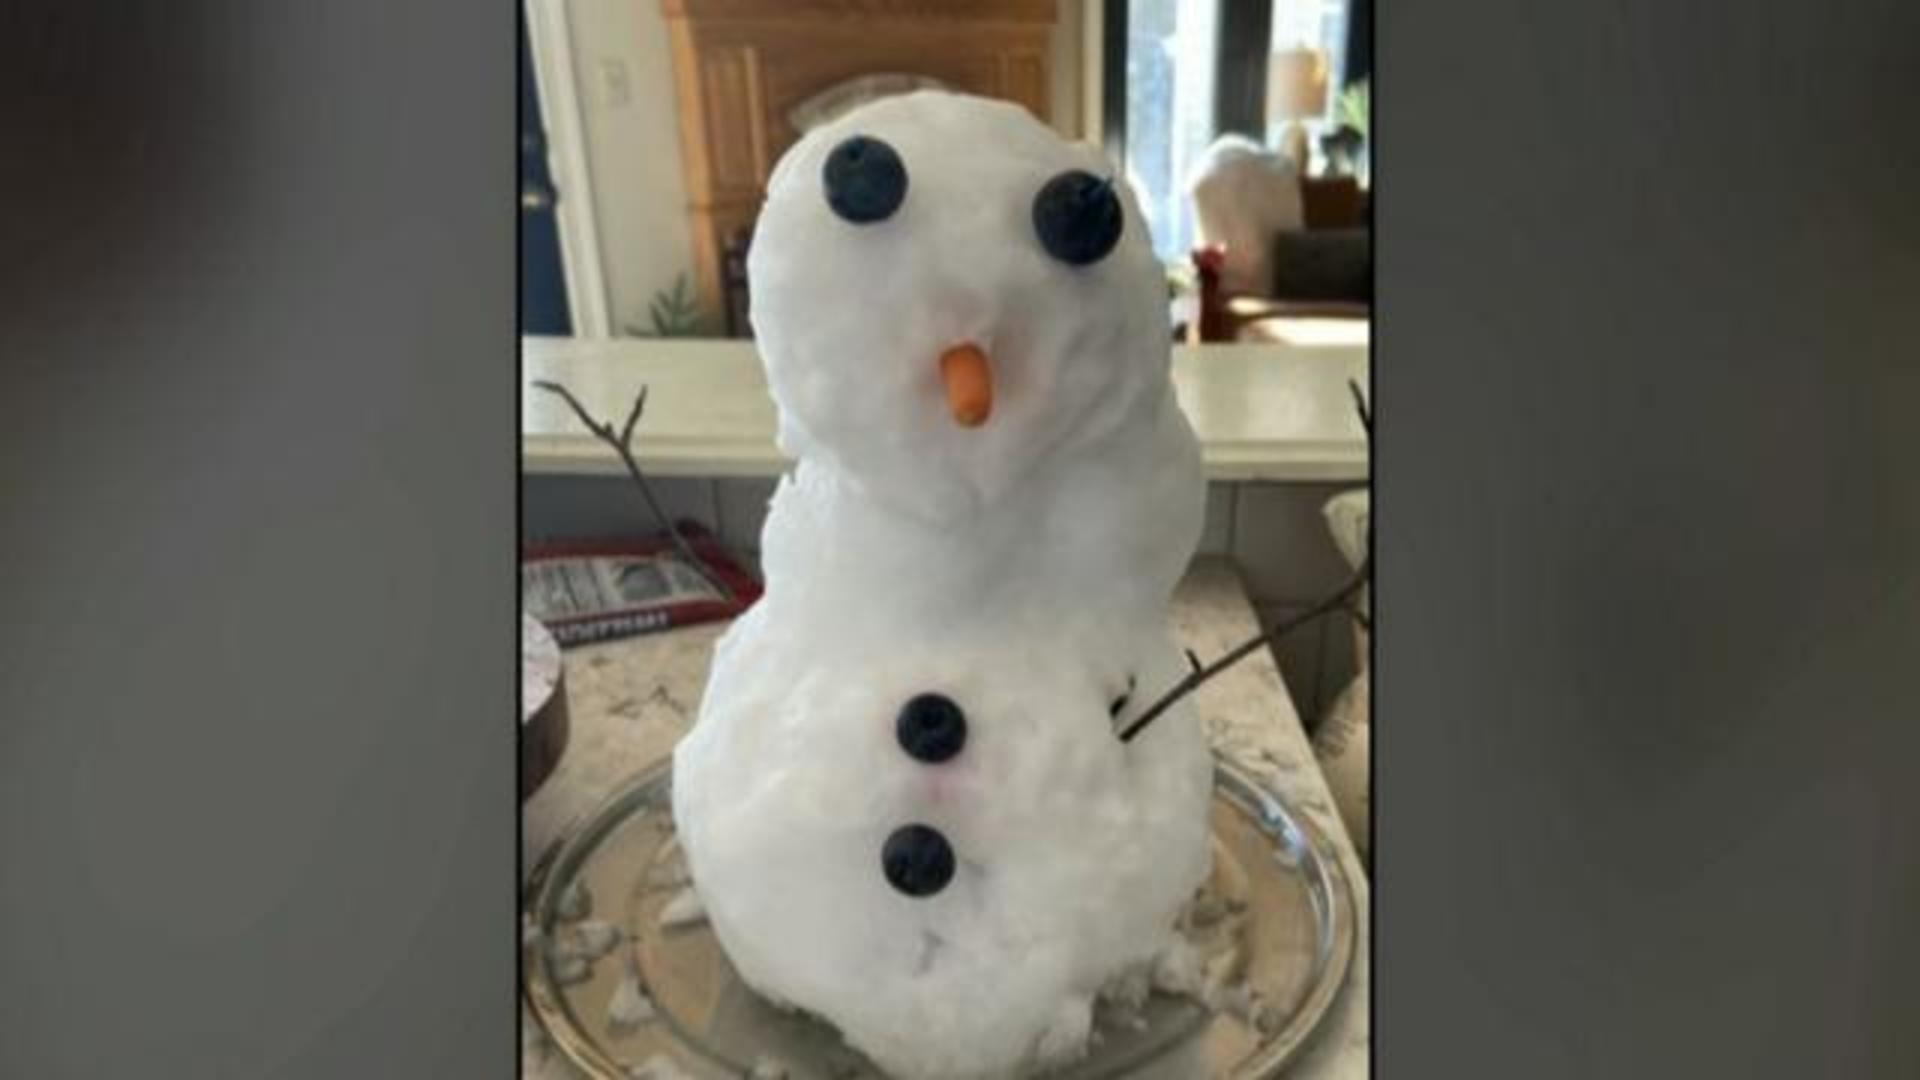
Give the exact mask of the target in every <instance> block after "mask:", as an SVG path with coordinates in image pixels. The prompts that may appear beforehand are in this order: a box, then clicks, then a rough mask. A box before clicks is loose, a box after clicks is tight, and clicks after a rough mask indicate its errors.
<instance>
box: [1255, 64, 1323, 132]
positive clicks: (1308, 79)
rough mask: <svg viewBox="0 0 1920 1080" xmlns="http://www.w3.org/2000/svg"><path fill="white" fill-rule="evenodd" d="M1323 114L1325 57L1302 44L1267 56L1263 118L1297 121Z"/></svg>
mask: <svg viewBox="0 0 1920 1080" xmlns="http://www.w3.org/2000/svg"><path fill="white" fill-rule="evenodd" d="M1326 111H1327V57H1326V54H1325V53H1323V52H1321V51H1320V50H1318V49H1310V48H1307V47H1306V46H1304V45H1300V46H1295V47H1294V48H1291V49H1281V50H1279V51H1278V52H1275V53H1273V54H1272V55H1271V56H1269V57H1267V119H1268V120H1269V121H1274V120H1299V119H1302V118H1305V117H1311V116H1320V115H1323V114H1325V113H1326Z"/></svg>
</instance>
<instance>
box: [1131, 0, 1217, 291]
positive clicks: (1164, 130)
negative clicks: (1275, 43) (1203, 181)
mask: <svg viewBox="0 0 1920 1080" xmlns="http://www.w3.org/2000/svg"><path fill="white" fill-rule="evenodd" d="M1126 8H1127V38H1126V41H1127V56H1126V80H1127V84H1126V85H1127V97H1126V101H1127V111H1126V150H1125V158H1124V160H1125V162H1126V168H1127V179H1128V180H1130V181H1131V182H1132V184H1133V189H1134V193H1135V194H1136V195H1138V196H1139V198H1140V205H1141V209H1142V211H1143V212H1144V213H1145V214H1146V216H1147V227H1148V229H1149V230H1151V231H1152V233H1153V250H1154V252H1155V253H1156V254H1158V255H1159V256H1160V258H1161V259H1163V260H1167V261H1172V260H1174V259H1178V258H1181V257H1183V256H1184V255H1185V254H1186V252H1187V249H1188V248H1189V247H1191V246H1192V244H1193V207H1192V205H1191V203H1190V201H1189V200H1188V199H1187V195H1186V180H1187V172H1188V171H1189V170H1190V169H1191V168H1192V167H1193V163H1194V162H1195V161H1196V160H1198V159H1199V157H1200V154H1201V153H1202V152H1203V151H1204V150H1206V148H1207V146H1208V144H1210V143H1211V142H1213V138H1214V114H1213V99H1214V75H1215V69H1216V65H1217V60H1218V56H1219V50H1218V47H1217V41H1218V37H1219V35H1218V27H1219V17H1220V6H1219V0H1185V2H1181V0H1131V2H1130V3H1128V4H1127V5H1126Z"/></svg>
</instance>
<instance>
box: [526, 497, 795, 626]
mask: <svg viewBox="0 0 1920 1080" xmlns="http://www.w3.org/2000/svg"><path fill="white" fill-rule="evenodd" d="M676 527H677V528H678V529H679V530H680V535H681V536H682V537H683V538H684V539H685V540H686V541H687V546H688V547H690V548H692V549H693V552H694V554H695V555H697V556H698V557H699V558H700V561H701V563H702V564H703V565H704V566H705V568H706V571H707V573H708V574H710V575H712V576H713V577H714V578H715V579H717V580H718V581H719V583H720V584H721V585H724V586H725V587H726V591H725V592H722V591H721V590H720V589H717V588H715V587H714V584H713V582H711V581H708V580H707V579H706V578H704V577H702V576H701V575H700V573H699V571H697V570H695V569H694V568H693V567H691V566H689V565H687V562H686V559H685V558H684V557H683V556H682V555H681V554H680V552H679V550H678V549H677V548H675V547H674V545H673V541H672V540H671V539H669V538H668V537H666V536H654V537H644V538H634V539H619V540H588V541H564V542H555V543H545V544H530V545H528V546H526V547H525V548H523V549H522V550H521V553H520V605H521V608H522V610H524V611H525V612H526V613H527V614H528V615H531V616H532V617H534V618H536V619H539V620H540V621H541V622H543V623H545V624H546V625H547V628H548V629H549V630H551V631H552V632H553V636H554V640H556V641H558V642H559V643H560V644H561V645H580V644H584V643H586V642H590V641H606V640H610V639H613V638H621V637H629V636H631V635H634V634H646V633H652V632H653V631H656V630H666V629H671V628H672V627H675V626H686V625H689V624H692V623H699V622H708V621H711V620H714V619H730V618H733V617H734V616H736V615H738V614H740V613H741V612H743V611H745V610H746V609H747V607H748V606H749V605H751V604H752V603H753V602H754V601H755V600H757V599H759V598H760V583H759V582H758V581H757V580H755V579H754V577H753V575H752V574H750V573H748V572H747V570H746V569H745V568H744V567H742V566H741V565H740V564H739V562H737V561H736V560H735V559H734V558H733V557H732V556H730V555H728V554H727V552H726V549H725V548H723V547H721V545H720V543H719V541H718V540H717V539H715V538H714V536H713V534H712V533H710V532H708V531H707V530H706V529H705V528H703V527H701V526H700V525H699V524H698V523H696V522H691V521H683V522H680V523H679V524H678V525H677V526H676Z"/></svg>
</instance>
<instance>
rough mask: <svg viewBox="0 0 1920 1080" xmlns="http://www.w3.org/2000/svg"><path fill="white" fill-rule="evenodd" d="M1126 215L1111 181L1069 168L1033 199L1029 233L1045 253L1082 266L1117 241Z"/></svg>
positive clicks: (1050, 181)
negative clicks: (1036, 238)
mask: <svg viewBox="0 0 1920 1080" xmlns="http://www.w3.org/2000/svg"><path fill="white" fill-rule="evenodd" d="M1125 222H1126V216H1125V215H1124V214H1123V213H1121V210H1120V196H1119V195H1117V194H1115V193H1114V190H1113V181H1112V180H1102V179H1100V178H1099V177H1097V176H1095V175H1093V174H1092V173H1090V172H1082V171H1081V170H1079V169H1073V170H1070V171H1068V172H1063V173H1061V174H1060V175H1059V176H1056V177H1054V178H1053V179H1051V180H1049V181H1047V185H1046V186H1045V187H1043V188H1041V189H1040V194H1038V195H1035V196H1034V197H1033V231H1034V232H1035V233H1038V234H1039V236H1040V245H1041V246H1042V247H1044V248H1046V249H1047V254H1049V255H1051V256H1053V257H1054V258H1056V259H1059V260H1060V261H1061V262H1063V263H1068V264H1070V265H1073V266H1086V265H1088V264H1090V263H1097V262H1099V261H1100V260H1101V259H1104V258H1106V257H1107V252H1109V251H1112V250H1113V245H1115V244H1117V243H1119V242H1120V230H1121V228H1122V227H1123V226H1124V225H1125Z"/></svg>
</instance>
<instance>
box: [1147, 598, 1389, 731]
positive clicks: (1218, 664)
mask: <svg viewBox="0 0 1920 1080" xmlns="http://www.w3.org/2000/svg"><path fill="white" fill-rule="evenodd" d="M1368 565H1369V564H1367V563H1361V564H1360V568H1359V569H1358V570H1356V571H1354V574H1353V576H1352V577H1350V578H1348V579H1347V583H1346V584H1345V585H1342V586H1340V589H1339V590H1338V591H1337V592H1335V593H1333V594H1332V595H1330V596H1328V597H1326V598H1325V599H1323V600H1321V601H1320V602H1319V603H1317V604H1315V605H1313V606H1312V607H1310V608H1308V609H1307V610H1306V611H1303V612H1301V613H1300V614H1298V615H1295V616H1294V617H1293V618H1291V619H1288V620H1287V621H1285V622H1283V623H1280V624H1279V625H1278V626H1275V627H1274V628H1273V629H1271V630H1268V631H1266V632H1265V633H1261V634H1256V635H1254V636H1253V637H1252V638H1251V639H1250V640H1247V641H1243V642H1241V643H1240V644H1238V645H1236V646H1234V647H1233V648H1231V649H1229V650H1227V652H1226V655H1224V656H1222V657H1220V659H1218V660H1215V661H1214V662H1213V663H1211V664H1208V665H1207V666H1205V667H1202V668H1195V669H1194V670H1193V671H1190V672H1188V673H1187V675H1186V677H1185V678H1183V679H1181V680H1180V681H1179V682H1177V683H1174V684H1173V687H1172V688H1171V689H1169V690H1168V691H1167V692H1166V693H1164V694H1162V695H1160V699H1159V700H1158V701H1155V702H1154V703H1153V704H1151V705H1149V706H1147V708H1146V709H1145V710H1144V711H1143V712H1141V714H1140V716H1139V718H1138V719H1136V720H1135V721H1134V722H1133V723H1131V724H1129V725H1127V727H1126V730H1124V731H1122V732H1121V733H1120V741H1121V742H1123V743H1124V742H1132V741H1133V737H1134V736H1135V735H1138V734H1140V732H1141V731H1143V730H1145V729H1146V726H1147V725H1148V724H1151V723H1153V721H1154V720H1155V719H1157V718H1158V717H1159V716H1160V714H1161V713H1164V712H1166V711H1167V710H1168V709H1170V708H1172V707H1173V704H1174V702H1177V701H1179V700H1180V699H1181V698H1183V697H1186V696H1187V695H1188V694H1191V693H1193V692H1194V691H1195V690H1198V689H1199V688H1200V686H1201V684H1203V683H1205V682H1206V681H1207V680H1209V679H1212V678H1213V677H1214V676H1216V675H1219V674H1220V673H1221V672H1223V671H1225V670H1227V669H1228V668H1230V667H1232V666H1233V665H1235V664H1237V663H1239V662H1240V661H1242V660H1244V659H1246V658H1247V657H1249V656H1251V655H1253V652H1254V650H1256V649H1258V648H1260V647H1261V646H1262V645H1267V644H1270V643H1272V642H1275V641H1278V640H1279V639H1280V638H1282V637H1285V636H1286V635H1287V634H1289V633H1291V632H1293V631H1294V630H1297V629H1299V628H1300V627H1302V626H1305V625H1306V624H1308V623H1310V622H1312V621H1314V620H1315V619H1318V618H1320V617H1321V616H1324V615H1326V614H1328V613H1330V612H1334V611H1339V610H1342V609H1343V608H1345V607H1346V604H1347V600H1348V598H1350V597H1352V596H1353V595H1354V594H1355V593H1357V592H1359V591H1360V587H1361V586H1362V585H1365V584H1366V582H1367V570H1368Z"/></svg>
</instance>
